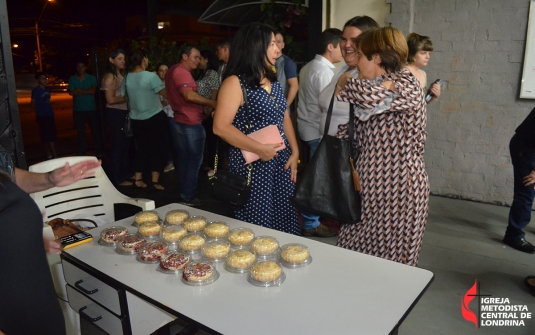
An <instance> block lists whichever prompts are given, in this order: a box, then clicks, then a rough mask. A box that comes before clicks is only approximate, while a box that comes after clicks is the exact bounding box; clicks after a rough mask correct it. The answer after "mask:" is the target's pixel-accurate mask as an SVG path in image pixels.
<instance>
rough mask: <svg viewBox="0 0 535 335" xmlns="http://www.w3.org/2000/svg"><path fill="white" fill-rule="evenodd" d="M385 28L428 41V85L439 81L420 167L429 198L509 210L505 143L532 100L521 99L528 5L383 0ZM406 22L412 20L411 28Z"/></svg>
mask: <svg viewBox="0 0 535 335" xmlns="http://www.w3.org/2000/svg"><path fill="white" fill-rule="evenodd" d="M386 2H387V3H390V4H391V8H392V9H391V14H390V15H388V16H387V18H386V22H388V23H390V24H391V25H392V26H395V27H397V28H399V29H400V30H401V31H402V32H403V34H405V35H407V34H408V33H409V32H411V31H409V30H410V28H411V27H412V31H414V32H416V33H419V34H421V35H428V36H430V37H431V39H432V40H433V45H434V52H433V53H432V54H431V59H430V61H429V65H428V66H427V67H426V68H424V70H425V71H426V72H427V78H428V82H432V81H434V80H435V79H436V78H441V79H443V80H445V85H444V86H443V92H442V96H441V97H440V99H439V100H438V101H435V102H434V103H432V104H431V105H429V107H428V125H427V130H428V133H429V134H428V138H427V143H426V148H425V151H426V152H425V161H426V167H427V172H428V173H429V180H430V184H431V192H432V193H433V194H439V195H446V196H451V197H458V198H463V199H471V200H475V201H482V202H489V203H496V204H508V205H509V204H511V201H512V195H513V171H512V166H511V159H510V157H509V149H508V146H509V140H510V138H511V136H512V135H513V134H514V130H515V128H516V127H517V125H518V124H520V122H522V120H523V119H524V118H525V117H526V116H527V114H528V113H529V112H530V110H531V109H532V108H533V107H534V106H535V101H533V100H526V99H519V98H518V95H519V92H520V80H521V76H522V62H523V57H524V44H525V39H526V29H527V21H528V11H529V1H527V0H425V1H424V0H387V1H386ZM411 21H412V22H411ZM534 131H535V130H534Z"/></svg>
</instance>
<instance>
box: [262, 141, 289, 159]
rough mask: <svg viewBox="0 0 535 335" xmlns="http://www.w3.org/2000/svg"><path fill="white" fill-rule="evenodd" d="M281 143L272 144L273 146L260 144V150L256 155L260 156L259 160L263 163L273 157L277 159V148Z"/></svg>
mask: <svg viewBox="0 0 535 335" xmlns="http://www.w3.org/2000/svg"><path fill="white" fill-rule="evenodd" d="M282 144H283V143H282V142H280V143H274V144H262V149H261V150H260V152H258V153H257V155H258V156H260V159H261V160H263V161H264V162H267V161H269V160H271V159H273V158H275V157H277V155H278V154H277V148H278V147H280V146H281V145H282Z"/></svg>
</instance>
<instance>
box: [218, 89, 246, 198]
mask: <svg viewBox="0 0 535 335" xmlns="http://www.w3.org/2000/svg"><path fill="white" fill-rule="evenodd" d="M240 86H241V89H242V93H243V105H244V106H245V117H246V118H247V123H248V126H247V129H248V132H250V131H251V123H250V121H249V104H248V102H247V92H246V90H245V88H244V87H243V86H242V84H241V81H240ZM218 161H219V138H218V139H217V146H216V153H215V160H214V175H213V176H212V177H210V183H211V184H212V195H213V196H214V198H216V199H219V200H221V201H225V202H228V203H231V204H232V205H235V206H236V207H241V206H243V205H245V203H246V202H247V200H249V196H250V195H251V176H252V170H253V165H252V164H249V165H247V170H248V173H247V178H244V177H241V176H238V175H236V174H234V173H230V172H228V171H222V170H217V164H218Z"/></svg>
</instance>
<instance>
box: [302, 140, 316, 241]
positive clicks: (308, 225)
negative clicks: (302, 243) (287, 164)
mask: <svg viewBox="0 0 535 335" xmlns="http://www.w3.org/2000/svg"><path fill="white" fill-rule="evenodd" d="M306 143H307V145H308V149H309V150H308V151H309V155H308V157H309V159H310V158H312V156H314V153H315V152H316V149H317V148H318V145H319V144H320V139H319V138H317V139H315V140H312V141H307V142H306ZM301 215H302V216H303V229H304V230H310V229H314V228H316V227H318V226H319V225H320V221H319V220H320V217H319V216H318V215H315V214H311V213H308V212H301Z"/></svg>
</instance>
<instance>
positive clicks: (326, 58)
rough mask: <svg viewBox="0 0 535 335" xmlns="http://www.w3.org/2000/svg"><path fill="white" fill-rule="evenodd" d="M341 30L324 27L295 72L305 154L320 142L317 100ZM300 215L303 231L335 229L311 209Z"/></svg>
mask: <svg viewBox="0 0 535 335" xmlns="http://www.w3.org/2000/svg"><path fill="white" fill-rule="evenodd" d="M341 40H342V31H341V30H340V29H336V28H330V29H326V30H325V31H324V32H323V33H321V35H320V38H319V41H318V54H317V55H316V57H315V58H314V59H313V60H311V61H310V62H309V63H307V64H306V65H305V66H303V68H302V69H301V72H300V73H299V99H298V102H297V130H298V131H299V136H300V137H301V139H302V140H303V141H305V142H306V143H307V145H308V147H309V157H312V155H314V152H315V151H316V148H317V147H318V144H319V142H320V131H319V125H320V121H321V109H320V107H319V104H318V97H319V95H320V92H321V91H322V90H323V89H324V88H325V86H327V85H328V84H329V83H330V82H331V79H332V78H333V76H334V65H333V64H336V63H338V62H341V61H342V59H343V58H342V53H341V51H340V41H341ZM302 215H303V235H305V236H318V237H329V236H334V235H335V231H334V230H333V229H331V228H329V227H327V226H324V225H322V224H321V223H320V222H319V216H317V215H313V214H311V213H306V212H304V213H302Z"/></svg>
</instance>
